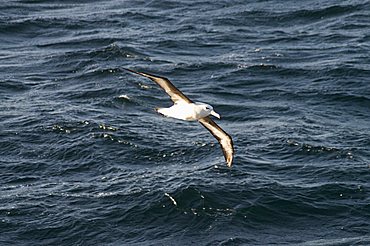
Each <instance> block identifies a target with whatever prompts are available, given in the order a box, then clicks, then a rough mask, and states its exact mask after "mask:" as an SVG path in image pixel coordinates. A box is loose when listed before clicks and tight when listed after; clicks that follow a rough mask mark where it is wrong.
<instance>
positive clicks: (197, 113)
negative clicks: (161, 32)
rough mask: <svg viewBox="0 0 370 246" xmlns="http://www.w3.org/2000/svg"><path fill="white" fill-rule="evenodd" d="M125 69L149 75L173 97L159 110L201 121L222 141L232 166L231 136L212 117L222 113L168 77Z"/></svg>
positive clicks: (166, 113) (163, 112)
mask: <svg viewBox="0 0 370 246" xmlns="http://www.w3.org/2000/svg"><path fill="white" fill-rule="evenodd" d="M125 70H127V71H129V72H132V73H136V74H139V75H141V76H144V77H147V78H149V79H151V80H153V81H154V82H155V83H157V84H158V85H159V86H160V87H162V89H163V90H164V91H165V92H166V93H167V94H168V95H169V96H170V97H171V100H172V101H173V102H174V104H173V105H172V106H171V107H169V108H157V109H156V110H157V112H158V113H160V114H162V115H164V116H166V117H172V118H176V119H180V120H186V121H196V120H197V121H199V123H201V124H202V125H203V126H204V127H205V128H206V129H207V130H208V131H209V132H210V133H211V134H212V135H213V136H214V137H215V138H216V139H217V140H218V142H219V143H220V145H221V147H222V151H223V153H224V156H225V160H226V162H227V165H228V166H229V167H231V165H232V161H233V155H234V146H233V141H232V139H231V137H230V136H229V135H228V134H227V133H226V132H225V131H224V130H222V129H221V127H219V126H218V125H217V124H216V123H215V122H214V121H213V120H212V119H211V118H210V115H213V116H215V117H217V118H220V115H219V114H218V113H216V112H215V111H214V110H213V107H212V106H211V105H209V104H206V103H200V102H193V101H192V100H190V99H189V98H188V97H187V96H185V95H184V94H183V93H182V92H181V91H180V90H178V89H177V88H176V87H175V86H174V85H173V84H172V83H171V82H170V81H169V80H168V79H167V78H164V77H160V76H155V75H152V74H149V73H143V72H136V71H134V70H131V69H126V68H125Z"/></svg>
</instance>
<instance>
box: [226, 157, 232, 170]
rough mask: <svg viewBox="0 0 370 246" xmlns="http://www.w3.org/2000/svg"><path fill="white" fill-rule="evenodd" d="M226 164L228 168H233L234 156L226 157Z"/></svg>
mask: <svg viewBox="0 0 370 246" xmlns="http://www.w3.org/2000/svg"><path fill="white" fill-rule="evenodd" d="M226 163H227V166H228V167H231V166H232V165H233V156H232V155H231V156H228V157H226Z"/></svg>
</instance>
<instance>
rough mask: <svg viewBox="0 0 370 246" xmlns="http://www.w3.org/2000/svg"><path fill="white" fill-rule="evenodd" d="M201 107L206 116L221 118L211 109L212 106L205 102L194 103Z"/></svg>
mask: <svg viewBox="0 0 370 246" xmlns="http://www.w3.org/2000/svg"><path fill="white" fill-rule="evenodd" d="M196 104H197V105H199V107H201V109H202V111H203V112H205V114H206V116H209V115H213V116H214V117H216V118H218V119H221V116H220V115H219V114H218V113H216V112H215V111H214V110H213V107H212V106H211V105H209V104H206V103H196Z"/></svg>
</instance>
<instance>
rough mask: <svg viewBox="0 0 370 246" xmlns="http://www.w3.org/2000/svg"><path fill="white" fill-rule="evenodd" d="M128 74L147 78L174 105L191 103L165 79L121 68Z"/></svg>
mask: <svg viewBox="0 0 370 246" xmlns="http://www.w3.org/2000/svg"><path fill="white" fill-rule="evenodd" d="M123 69H125V70H127V71H129V72H132V73H136V74H139V75H141V76H144V77H147V78H149V79H151V80H153V81H154V82H155V83H157V84H158V85H159V86H160V87H162V89H163V90H164V91H165V92H166V93H167V94H168V95H169V96H170V97H171V100H172V101H173V102H174V103H177V102H179V101H185V102H186V103H192V101H191V100H190V99H189V98H188V97H187V96H185V95H184V94H183V93H182V92H181V91H180V90H179V89H177V88H176V87H175V86H174V85H173V84H172V83H171V81H169V80H168V79H167V78H164V77H160V76H156V75H152V74H149V73H143V72H136V71H134V70H131V69H128V68H123Z"/></svg>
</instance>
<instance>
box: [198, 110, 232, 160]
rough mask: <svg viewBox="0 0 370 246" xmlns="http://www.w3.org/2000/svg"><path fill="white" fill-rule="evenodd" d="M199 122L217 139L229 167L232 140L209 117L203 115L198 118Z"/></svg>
mask: <svg viewBox="0 0 370 246" xmlns="http://www.w3.org/2000/svg"><path fill="white" fill-rule="evenodd" d="M199 122H200V123H201V124H202V125H203V126H204V127H205V128H207V130H208V131H210V132H211V134H212V135H213V136H214V137H215V138H216V139H217V140H218V142H219V143H220V145H221V147H222V151H223V153H224V156H225V160H226V162H227V166H228V167H231V165H232V162H233V155H234V145H233V140H232V139H231V137H230V136H229V134H227V133H226V132H225V131H224V130H222V129H221V127H219V126H218V125H217V124H216V123H215V122H214V121H213V120H212V119H211V118H209V117H205V118H202V119H200V120H199Z"/></svg>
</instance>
